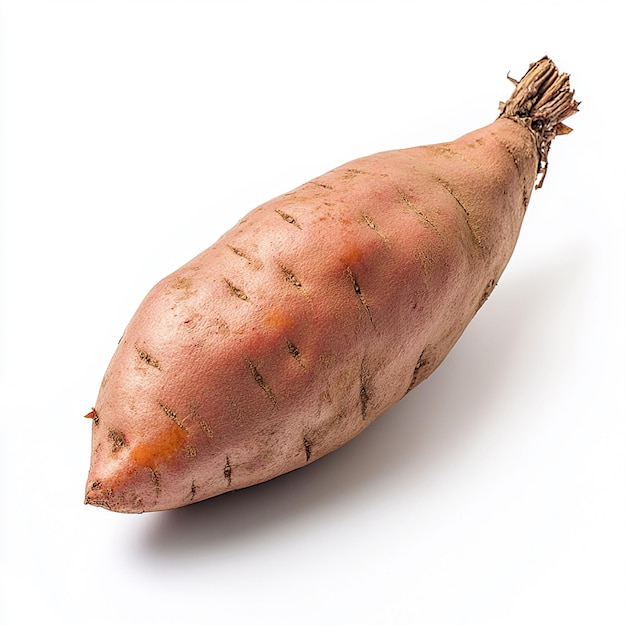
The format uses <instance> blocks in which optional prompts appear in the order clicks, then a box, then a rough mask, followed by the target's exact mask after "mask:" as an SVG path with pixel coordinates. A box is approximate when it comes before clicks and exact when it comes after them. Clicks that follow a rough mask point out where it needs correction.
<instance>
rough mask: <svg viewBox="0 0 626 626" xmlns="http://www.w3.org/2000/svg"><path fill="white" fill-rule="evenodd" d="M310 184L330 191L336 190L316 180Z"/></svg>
mask: <svg viewBox="0 0 626 626" xmlns="http://www.w3.org/2000/svg"><path fill="white" fill-rule="evenodd" d="M309 184H311V185H317V186H318V187H323V188H324V189H330V190H331V191H332V189H334V187H333V186H332V185H329V184H328V183H320V182H318V181H316V180H311V181H309Z"/></svg>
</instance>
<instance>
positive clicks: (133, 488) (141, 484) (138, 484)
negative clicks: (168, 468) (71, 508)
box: [85, 463, 158, 513]
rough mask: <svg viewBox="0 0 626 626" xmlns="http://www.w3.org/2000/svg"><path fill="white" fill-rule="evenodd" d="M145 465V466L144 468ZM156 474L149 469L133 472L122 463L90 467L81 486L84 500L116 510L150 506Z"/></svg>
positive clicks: (156, 480)
mask: <svg viewBox="0 0 626 626" xmlns="http://www.w3.org/2000/svg"><path fill="white" fill-rule="evenodd" d="M144 469H145V468H144ZM155 484H156V485H157V487H158V476H156V474H155V473H154V472H152V471H150V470H147V469H146V471H145V472H137V471H136V470H135V469H134V468H131V467H129V466H128V465H127V464H125V463H115V464H111V465H107V464H104V465H101V466H99V467H98V466H96V467H92V470H91V471H90V472H89V477H88V479H87V485H86V488H85V504H91V505H92V506H99V507H102V508H104V509H108V510H109V511H115V512H118V513H143V512H145V511H147V510H150V509H151V507H150V502H152V500H153V499H154V497H153V496H152V494H153V493H154V492H155Z"/></svg>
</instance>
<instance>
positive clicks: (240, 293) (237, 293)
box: [224, 278, 249, 302]
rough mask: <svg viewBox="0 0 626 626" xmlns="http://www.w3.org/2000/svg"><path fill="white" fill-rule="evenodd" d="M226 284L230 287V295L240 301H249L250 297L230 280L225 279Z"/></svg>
mask: <svg viewBox="0 0 626 626" xmlns="http://www.w3.org/2000/svg"><path fill="white" fill-rule="evenodd" d="M224 282H225V283H226V284H227V285H228V289H229V290H230V293H232V294H233V295H234V296H237V297H238V298H239V299H240V300H244V301H246V302H247V301H248V300H249V298H248V296H247V295H246V294H245V293H244V292H243V290H242V289H240V288H239V287H236V286H235V285H233V283H231V282H230V280H228V278H225V279H224Z"/></svg>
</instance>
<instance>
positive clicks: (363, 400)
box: [359, 362, 370, 419]
mask: <svg viewBox="0 0 626 626" xmlns="http://www.w3.org/2000/svg"><path fill="white" fill-rule="evenodd" d="M369 378H370V375H369V373H368V372H367V370H366V368H365V362H363V363H361V376H360V382H361V387H360V389H359V402H360V404H361V417H362V418H363V419H365V415H366V413H367V409H368V406H369V402H370V394H369V391H368V388H369Z"/></svg>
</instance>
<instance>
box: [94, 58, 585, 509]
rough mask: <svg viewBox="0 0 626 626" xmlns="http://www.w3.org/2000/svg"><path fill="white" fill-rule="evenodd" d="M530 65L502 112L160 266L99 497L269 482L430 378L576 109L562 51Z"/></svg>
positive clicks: (112, 403) (308, 187)
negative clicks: (169, 268)
mask: <svg viewBox="0 0 626 626" xmlns="http://www.w3.org/2000/svg"><path fill="white" fill-rule="evenodd" d="M513 82H514V83H515V84H516V86H515V89H514V91H513V94H512V96H511V98H510V99H509V100H508V101H507V102H506V103H504V104H501V105H500V116H499V117H498V118H497V120H496V121H495V122H493V123H492V124H490V125H489V126H486V127H485V128H481V129H480V130H477V131H475V132H471V133H469V134H467V135H465V136H463V137H461V138H459V139H457V140H456V141H452V142H449V143H441V144H437V145H429V146H422V147H415V148H408V149H401V150H393V151H389V152H383V153H380V154H374V155H372V156H368V157H365V158H361V159H358V160H356V161H353V162H351V163H348V164H346V165H343V166H341V167H338V168H336V169H334V170H332V171H330V172H328V173H326V174H324V175H322V176H320V177H318V178H315V179H313V180H312V181H310V182H308V183H305V184H304V185H302V186H301V187H298V188H297V189H295V190H293V191H291V192H289V193H286V194H284V195H282V196H280V197H278V198H275V199H273V200H270V201H269V202H267V203H265V204H263V205H261V206H260V207H258V208H256V209H254V210H253V211H252V212H250V213H249V214H248V215H247V216H246V217H244V218H243V219H242V220H241V221H240V222H239V223H238V224H237V225H236V226H235V227H234V228H232V229H231V230H230V231H229V232H227V233H226V234H225V235H224V236H223V237H221V238H220V239H219V240H218V241H217V242H216V243H214V244H213V245H212V246H211V247H209V248H208V249H207V250H205V251H204V252H202V253H201V254H199V255H198V256H196V257H195V258H194V259H192V260H191V261H189V262H188V263H187V264H186V265H184V266H183V267H181V268H180V269H178V270H177V271H175V272H174V273H173V274H171V275H169V276H167V277H166V278H164V279H163V280H162V281H160V282H159V283H158V284H157V285H156V286H155V287H154V288H153V289H152V290H151V291H150V292H149V293H148V295H147V296H146V298H145V299H144V301H143V302H142V304H141V306H140V307H139V309H138V311H137V313H136V314H135V315H134V317H133V318H132V320H131V321H130V323H129V325H128V327H127V328H126V330H125V331H124V334H123V337H122V339H121V340H120V343H119V345H118V347H117V350H116V351H115V353H114V355H113V358H112V360H111V363H110V366H109V368H108V370H107V372H106V373H105V375H104V379H103V381H102V387H101V390H100V393H99V395H98V399H97V401H96V404H95V407H94V408H93V410H92V411H90V413H89V414H88V417H90V418H92V422H93V425H92V458H91V467H90V471H89V477H88V481H87V490H86V500H85V501H86V502H87V503H89V504H93V505H97V506H103V507H106V508H108V509H111V510H113V511H121V512H143V511H154V510H164V509H171V508H175V507H180V506H183V505H186V504H189V503H192V502H196V501H199V500H202V499H205V498H209V497H212V496H215V495H218V494H221V493H223V492H226V491H229V490H233V489H241V488H243V487H247V486H250V485H253V484H255V483H259V482H262V481H266V480H269V479H271V478H273V477H275V476H277V475H279V474H283V473H285V472H289V471H291V470H294V469H296V468H298V467H301V466H304V465H306V464H307V463H310V462H312V461H314V460H315V459H318V458H319V457H321V456H323V455H325V454H327V453H329V452H331V451H333V450H335V449H337V448H339V447H340V446H341V445H343V444H345V443H346V442H347V441H348V440H350V439H352V438H353V437H355V436H356V435H358V434H359V433H360V432H361V431H363V429H364V428H366V427H367V426H368V425H369V424H371V423H372V422H373V421H374V420H375V419H376V418H377V417H379V416H380V415H381V414H382V413H383V412H384V411H385V410H386V409H388V408H389V407H390V406H392V405H393V404H394V403H395V402H397V401H398V400H399V399H400V398H402V397H403V396H404V395H405V394H406V393H407V392H409V391H410V390H412V389H413V388H414V387H415V386H416V385H418V384H419V383H420V382H421V381H423V380H424V379H425V378H426V377H427V376H429V375H430V374H431V373H432V372H433V371H434V370H435V368H436V367H437V366H438V365H439V364H440V363H441V362H442V360H443V359H444V357H445V356H446V355H447V354H448V352H449V351H450V349H451V348H452V346H453V345H454V343H455V342H456V341H457V339H458V338H459V336H460V335H461V333H462V332H463V330H464V329H465V327H466V326H467V324H468V323H469V322H470V320H471V319H472V318H473V317H474V315H475V314H476V312H477V311H478V309H479V308H480V307H481V306H482V304H483V303H484V302H485V300H486V299H487V298H488V296H489V294H490V293H491V291H492V290H493V288H494V286H495V285H496V283H497V282H498V279H499V278H500V275H501V273H502V271H503V270H504V267H505V265H506V264H507V262H508V260H509V258H510V256H511V254H512V252H513V248H514V246H515V243H516V240H517V237H518V233H519V229H520V226H521V223H522V219H523V217H524V213H525V211H526V207H527V205H528V202H529V199H530V195H531V191H532V190H533V187H534V186H535V181H536V179H537V175H538V174H539V175H540V176H541V179H540V181H539V183H538V185H537V186H540V185H541V183H542V182H543V177H544V176H545V171H546V167H547V153H548V149H549V146H550V142H551V140H552V139H554V137H555V136H556V135H558V134H563V133H566V132H569V129H568V128H567V127H566V126H564V125H563V123H562V120H563V119H565V118H566V117H567V116H569V115H571V114H572V113H574V112H575V111H576V110H577V105H578V103H577V102H576V101H575V100H574V99H573V91H571V90H570V87H569V77H568V76H567V75H566V74H559V72H558V70H557V69H556V67H555V66H554V64H553V63H552V61H551V60H550V59H548V58H547V57H544V58H543V59H541V60H539V61H538V62H536V63H534V64H532V65H531V66H530V69H529V71H528V72H527V73H526V75H525V76H524V78H523V79H522V80H521V81H519V82H517V81H513Z"/></svg>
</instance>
